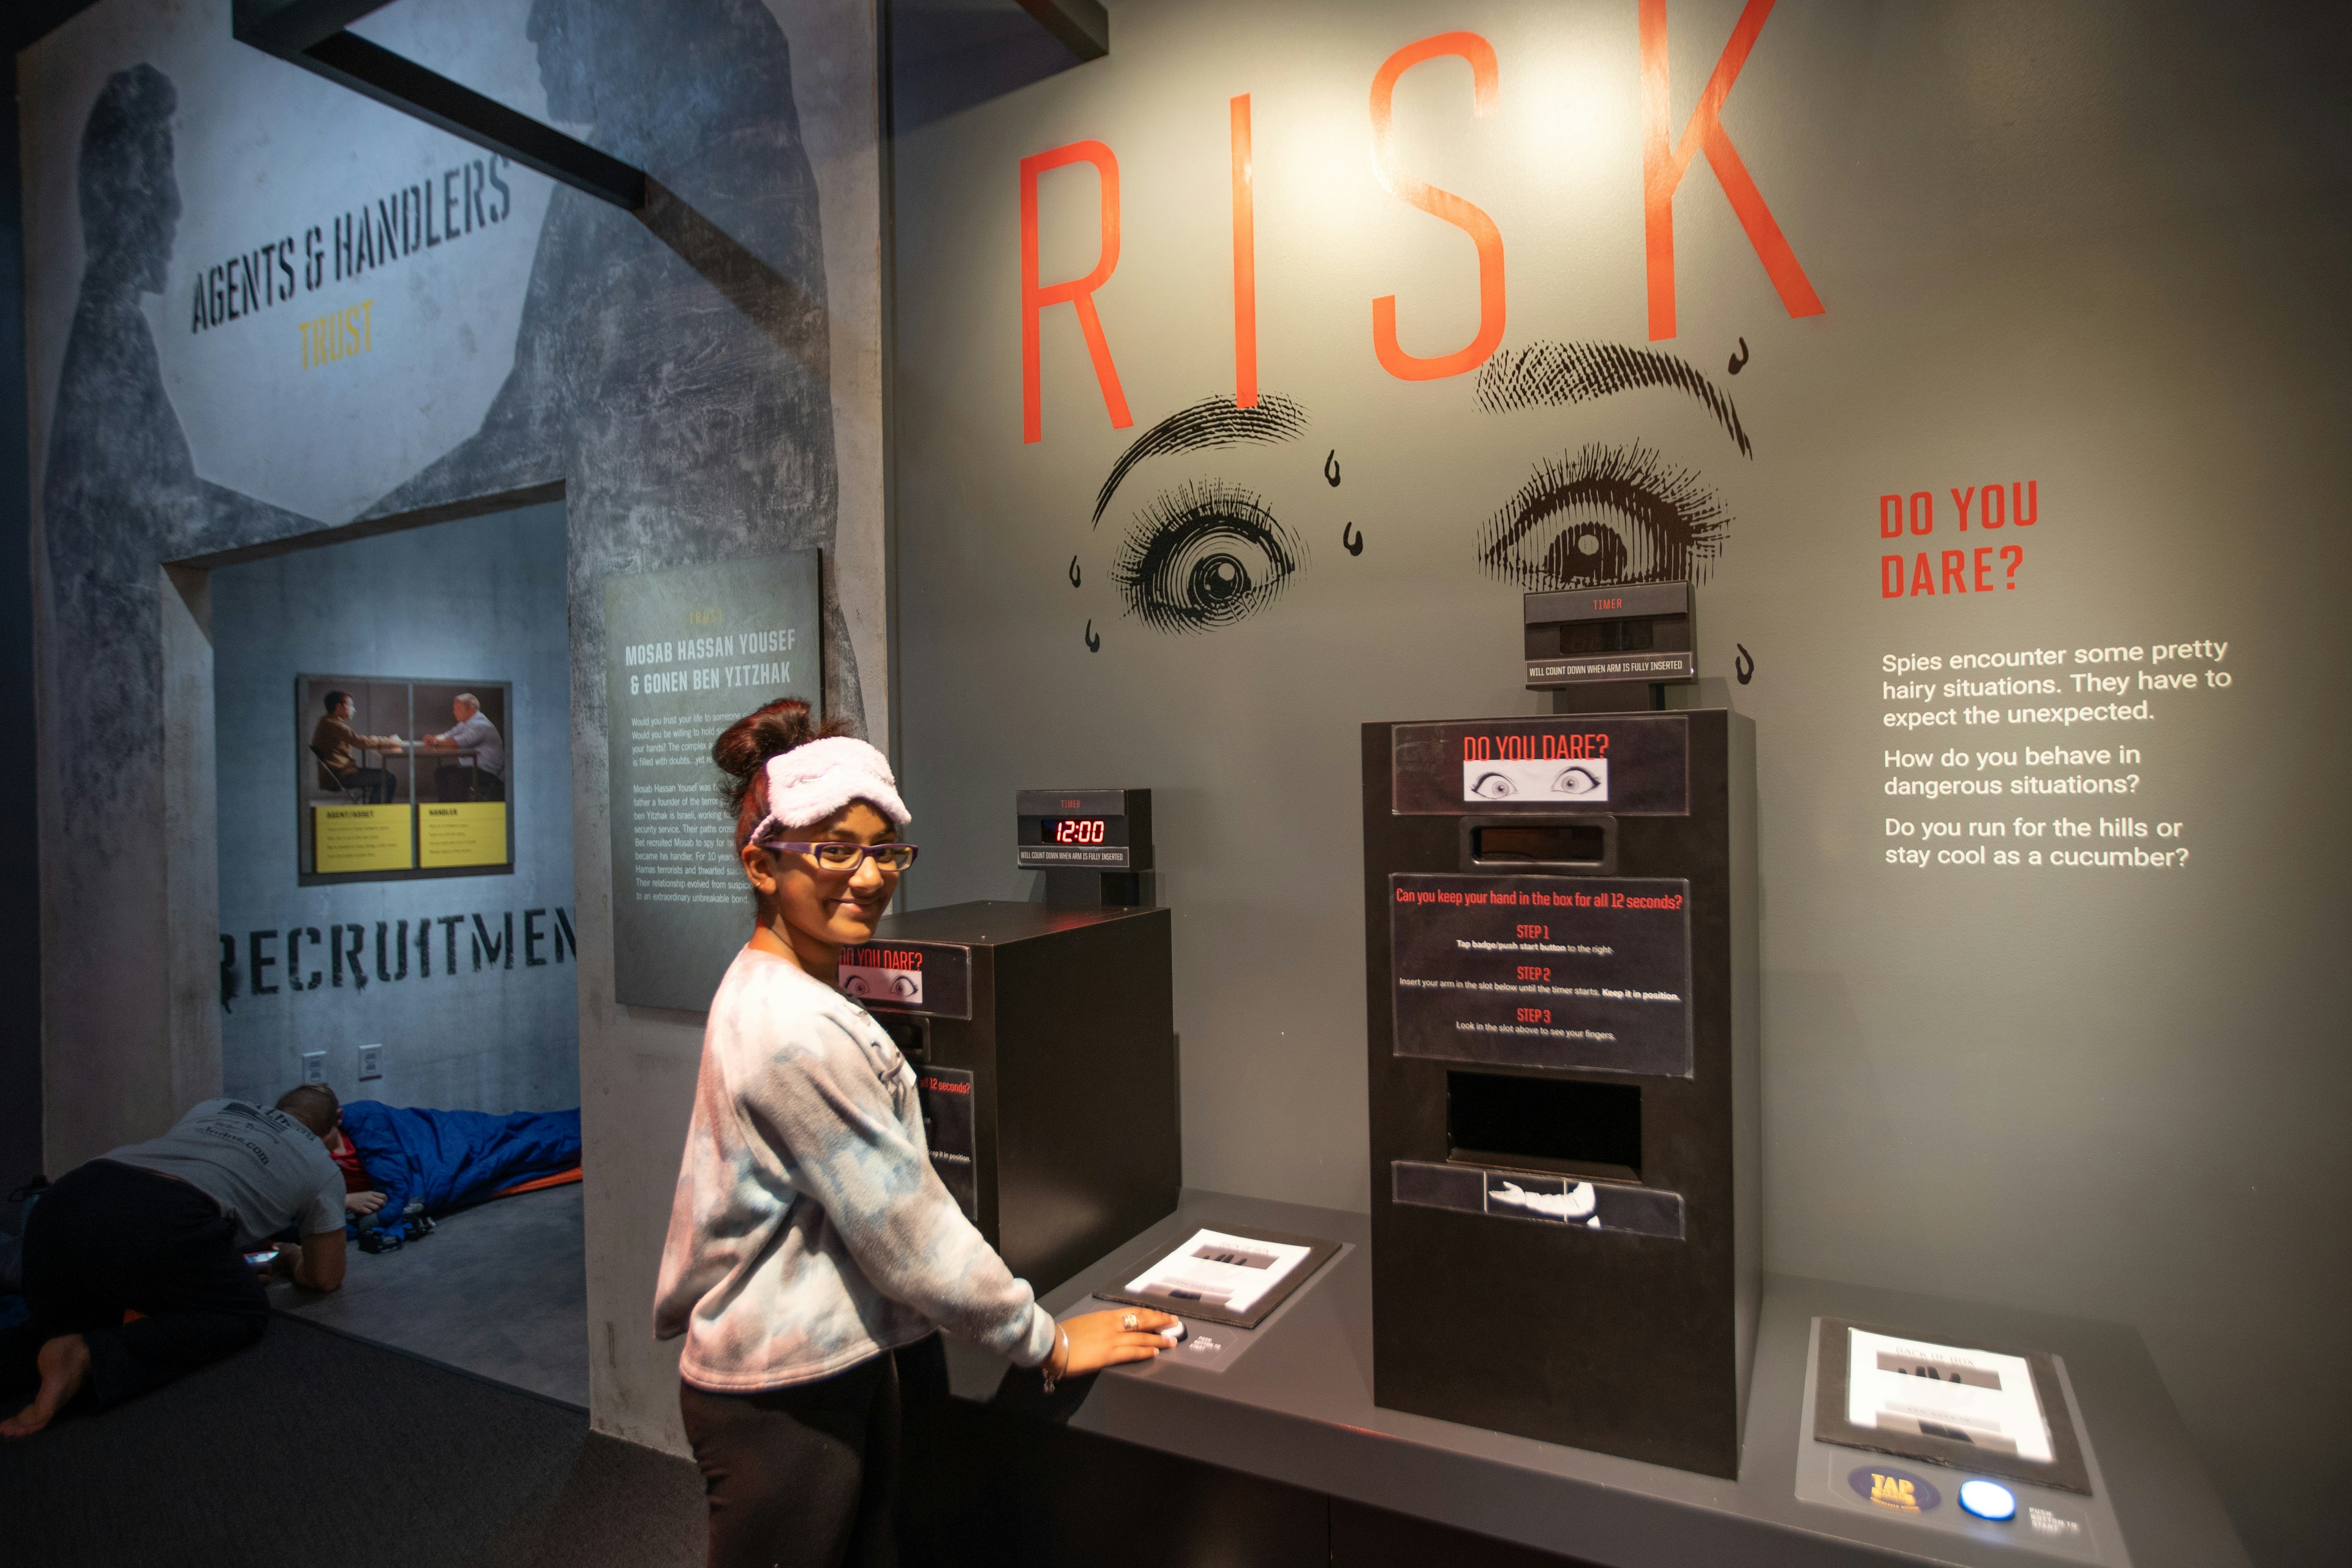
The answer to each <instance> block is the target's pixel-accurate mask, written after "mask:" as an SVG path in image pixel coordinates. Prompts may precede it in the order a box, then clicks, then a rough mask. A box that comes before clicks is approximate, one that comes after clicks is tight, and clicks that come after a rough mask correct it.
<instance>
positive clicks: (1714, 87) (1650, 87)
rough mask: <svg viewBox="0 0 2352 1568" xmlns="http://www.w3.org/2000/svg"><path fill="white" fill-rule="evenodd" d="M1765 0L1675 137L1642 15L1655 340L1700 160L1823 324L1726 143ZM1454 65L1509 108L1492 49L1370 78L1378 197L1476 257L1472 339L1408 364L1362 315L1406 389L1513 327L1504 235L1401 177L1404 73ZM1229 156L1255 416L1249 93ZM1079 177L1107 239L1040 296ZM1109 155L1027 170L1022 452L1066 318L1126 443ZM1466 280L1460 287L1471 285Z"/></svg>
mask: <svg viewBox="0 0 2352 1568" xmlns="http://www.w3.org/2000/svg"><path fill="white" fill-rule="evenodd" d="M1773 3H1774V0H1748V5H1747V6H1746V8H1745V9H1743V10H1742V11H1741V12H1740V14H1739V20H1738V22H1737V23H1735V24H1734V25H1733V26H1732V29H1731V37H1730V39H1729V40H1728V41H1727V43H1726V44H1725V45H1724V46H1723V52H1722V54H1721V55H1720V56H1718V57H1717V60H1716V62H1715V69H1714V71H1713V73H1712V74H1711V75H1710V76H1709V77H1708V78H1707V81H1706V88H1705V89H1704V90H1703V91H1702V92H1701V93H1700V94H1699V98H1698V103H1697V106H1696V108H1694V109H1693V110H1691V114H1690V118H1689V119H1688V120H1686V121H1684V122H1683V125H1682V127H1681V130H1680V132H1679V134H1677V132H1676V131H1675V122H1674V118H1673V109H1672V103H1673V100H1672V98H1671V96H1670V94H1669V92H1668V90H1667V89H1668V82H1667V76H1666V58H1667V48H1666V0H1640V31H1641V73H1642V77H1641V92H1640V95H1639V101H1640V105H1641V108H1640V111H1639V112H1640V117H1641V124H1640V131H1641V145H1642V248H1643V276H1644V279H1645V281H1646V283H1647V286H1648V298H1649V331H1650V337H1651V339H1652V340H1653V341H1655V340H1658V339H1661V338H1671V337H1673V336H1674V335H1675V194H1676V192H1678V191H1679V190H1680V189H1681V187H1682V184H1683V176H1684V175H1685V174H1687V173H1688V172H1689V170H1690V166H1691V163H1692V161H1693V160H1694V159H1696V158H1698V157H1700V156H1701V155H1702V154H1703V155H1704V156H1705V159H1706V166H1707V167H1708V169H1710V170H1711V171H1713V173H1714V174H1715V179H1716V183H1717V184H1718V185H1719V186H1721V187H1722V190H1723V194H1724V196H1725V198H1726V199H1727V201H1729V202H1730V204H1731V210H1732V213H1733V215H1734V216H1737V217H1738V219H1739V226H1740V228H1741V230H1742V231H1743V232H1745V233H1746V235H1747V236H1748V244H1749V245H1750V246H1751V247H1754V249H1755V251H1756V258H1757V260H1758V261H1759V262H1761V263H1762V264H1763V268H1764V275H1765V276H1766V277H1767V278H1768V279H1770V280H1771V283H1772V288H1773V290H1774V291H1775V292H1776V293H1778V294H1779V295H1780V303H1781V305H1782V307H1783V308H1784V309H1786V310H1788V312H1789V314H1790V315H1791V316H1818V315H1822V314H1823V313H1824V310H1825V307H1824V306H1823V305H1822V300H1821V296H1820V295H1819V294H1816V293H1815V292H1814V291H1813V286H1812V283H1811V280H1809V279H1807V278H1806V276H1805V269H1804V268H1803V267H1802V266H1801V265H1799V263H1798V261H1797V254H1796V252H1795V250H1793V249H1792V248H1791V247H1790V244H1789V240H1788V237H1786V236H1785V235H1783V234H1782V233H1781V232H1780V224H1779V223H1777V222H1776V221H1774V219H1773V216H1772V210H1771V208H1770V207H1769V206H1767V205H1765V202H1764V195H1763V192H1762V191H1760V190H1759V189H1758V188H1757V184H1756V181H1755V179H1754V177H1753V176H1752V175H1750V174H1748V165H1747V163H1745V162H1744V161H1743V160H1742V159H1741V158H1740V155H1739V150H1738V147H1737V146H1736V145H1734V143H1733V142H1732V140H1731V133H1730V132H1728V131H1727V130H1726V129H1725V128H1724V124H1723V110H1724V104H1725V101H1726V100H1727V99H1728V98H1729V97H1730V96H1731V89H1732V87H1733V85H1734V84H1735V83H1737V82H1738V79H1739V72H1740V70H1741V68H1743V67H1744V66H1746V65H1747V63H1748V53H1749V51H1750V50H1752V49H1754V48H1755V47H1756V39H1757V36H1758V35H1759V34H1760V33H1761V32H1762V31H1763V30H1764V23H1765V21H1766V19H1767V18H1769V16H1771V15H1772V6H1773ZM1445 59H1454V60H1459V61H1461V62H1462V63H1463V64H1465V65H1466V66H1468V67H1469V68H1470V116H1471V118H1473V119H1478V120H1484V119H1486V118H1487V117H1488V116H1490V115H1494V114H1497V113H1502V112H1505V111H1506V110H1507V101H1506V99H1505V95H1504V89H1503V72H1502V65H1501V62H1500V61H1499V60H1498V59H1497V58H1496V54H1495V47H1494V45H1492V44H1490V43H1488V42H1487V41H1486V38H1484V37H1480V36H1479V35H1478V34H1476V33H1467V32H1454V33H1438V34H1435V35H1433V36H1432V37H1426V38H1422V39H1419V40H1417V41H1415V42H1413V43H1410V44H1407V45H1405V46H1404V47H1402V48H1401V49H1398V50H1397V51H1396V52H1395V53H1394V54H1392V55H1391V56H1389V58H1387V59H1386V60H1385V61H1383V62H1382V63H1381V68H1379V69H1378V70H1377V71H1375V72H1373V73H1372V80H1371V92H1370V102H1369V105H1368V109H1369V124H1368V127H1367V128H1368V130H1369V131H1370V153H1371V166H1372V174H1373V177H1374V178H1375V179H1377V180H1378V181H1379V182H1380V185H1381V189H1382V190H1384V191H1386V192H1387V193H1388V194H1389V195H1391V196H1394V197H1395V198H1396V199H1397V200H1398V201H1401V202H1402V203H1404V204H1405V205H1407V206H1411V207H1414V208H1417V209H1418V210H1420V211H1422V212H1424V213H1426V214H1428V215H1429V216H1431V217H1433V218H1435V219H1437V220H1438V221H1439V222H1441V223H1445V224H1451V225H1452V226H1454V227H1455V228H1458V229H1460V230H1461V231H1462V232H1463V233H1464V234H1465V235H1466V236H1468V237H1469V239H1470V243H1471V245H1472V247H1474V248H1475V251H1476V254H1477V271H1476V274H1475V279H1476V280H1475V288H1476V289H1477V291H1478V293H1477V299H1478V326H1477V329H1476V331H1474V332H1473V333H1472V334H1471V337H1470V340H1469V341H1468V342H1465V343H1464V344H1462V345H1461V346H1459V347H1456V348H1452V349H1448V350H1445V351H1444V352H1441V353H1414V352H1412V351H1411V350H1408V349H1407V348H1406V347H1405V346H1404V340H1405V339H1406V338H1407V337H1409V336H1411V335H1412V331H1411V327H1410V321H1409V320H1407V319H1405V318H1406V317H1407V312H1408V310H1409V308H1408V307H1406V306H1402V305H1400V303H1399V301H1398V299H1397V296H1396V295H1394V294H1383V295H1381V297H1380V298H1379V299H1376V300H1371V301H1370V304H1371V322H1370V325H1371V340H1372V342H1371V347H1372V357H1373V359H1374V360H1375V361H1376V362H1378V363H1379V364H1380V367H1381V369H1382V370H1384V371H1386V372H1388V374H1391V375H1392V376H1395V377H1396V378H1397V379H1398V380H1400V381H1436V380H1440V379H1443V378H1444V377H1446V376H1454V375H1466V374H1469V373H1470V372H1472V371H1475V370H1476V369H1477V368H1478V367H1479V366H1480V365H1481V364H1484V363H1486V360H1487V358H1488V357H1489V356H1490V355H1492V354H1493V353H1494V352H1495V350H1496V347H1498V346H1499V345H1500V344H1501V342H1502V341H1503V326H1504V321H1505V318H1506V313H1507V299H1506V294H1505V288H1504V266H1503V231H1502V230H1501V229H1500V228H1499V227H1498V226H1496V223H1495V220H1494V219H1493V218H1492V217H1491V216H1488V215H1487V214H1486V212H1484V211H1482V210H1481V209H1480V208H1478V207H1477V206H1475V205H1473V204H1471V203H1470V202H1468V201H1465V199H1463V198H1462V197H1461V196H1458V195H1454V193H1453V192H1452V191H1447V190H1442V189H1440V188H1439V187H1437V186H1435V185H1433V184H1429V183H1427V182H1426V181H1423V180H1420V179H1416V178H1414V177H1413V176H1412V174H1409V173H1406V172H1405V171H1404V170H1402V169H1401V168H1400V167H1398V163H1399V159H1398V157H1397V154H1396V152H1395V147H1394V123H1393V120H1394V117H1393V110H1392V105H1393V103H1394V100H1395V97H1396V89H1397V84H1398V82H1399V81H1401V80H1402V79H1403V78H1404V76H1405V75H1406V73H1407V72H1409V71H1411V70H1412V69H1413V68H1415V67H1417V66H1421V65H1423V64H1426V63H1429V62H1431V61H1436V60H1445ZM1522 90H1523V92H1524V95H1525V100H1526V101H1530V102H1532V101H1534V100H1537V99H1538V98H1540V97H1544V96H1548V94H1547V93H1546V92H1544V91H1543V90H1542V89H1538V90H1536V91H1526V90H1525V89H1522ZM1227 108H1228V110H1229V114H1228V124H1229V127H1230V129H1229V132H1228V136H1229V147H1228V152H1229V154H1230V157H1231V161H1232V165H1233V215H1232V222H1233V247H1234V403H1235V404H1236V405H1239V406H1240V407H1243V408H1255V406H1257V398H1258V388H1257V319H1258V312H1257V299H1258V289H1257V256H1256V233H1257V224H1256V210H1255V202H1256V194H1255V174H1254V160H1255V148H1254V144H1253V142H1252V140H1251V134H1250V99H1249V95H1248V94H1247V93H1243V94H1241V95H1239V96H1238V97H1236V98H1234V99H1233V100H1231V102H1230V103H1229V104H1228V106H1227ZM1080 163H1087V164H1091V165H1093V167H1094V171H1095V177H1096V179H1097V182H1098V184H1099V190H1100V194H1099V195H1098V196H1097V217H1098V221H1099V224H1100V233H1101V237H1100V239H1099V241H1098V242H1097V248H1096V251H1095V262H1094V265H1093V266H1092V267H1091V268H1088V269H1087V272H1086V273H1085V274H1084V275H1083V276H1081V277H1077V278H1070V279H1062V280H1060V281H1058V282H1053V283H1047V282H1045V281H1043V280H1042V279H1040V278H1039V277H1038V275H1037V274H1038V252H1039V245H1038V237H1037V187H1038V182H1039V180H1040V179H1041V178H1042V177H1043V176H1045V174H1050V173H1052V172H1053V171H1055V170H1056V169H1066V168H1073V167H1075V166H1076V165H1077V164H1080ZM1118 257H1119V183H1118V154H1117V153H1113V152H1112V151H1111V149H1110V147H1109V145H1108V143H1107V142H1101V141H1097V140H1093V139H1088V140H1086V141H1080V142H1069V143H1067V144H1066V145H1064V146H1060V147H1055V148H1051V149H1048V150H1047V151H1045V152H1043V153H1035V154H1034V155H1033V156H1030V157H1026V158H1024V159H1022V160H1021V439H1022V440H1023V441H1024V442H1034V441H1038V440H1041V439H1043V438H1044V435H1045V416H1044V407H1043V405H1044V395H1043V375H1044V371H1043V355H1042V353H1041V352H1040V348H1039V341H1038V334H1039V322H1040V319H1041V317H1042V316H1043V315H1044V313H1045V311H1046V310H1051V309H1053V308H1054V307H1055V306H1058V305H1067V306H1069V307H1070V309H1071V311H1072V313H1073V314H1075V315H1076V318H1077V323H1078V331H1079V333H1080V335H1081V336H1082V337H1084V339H1085V340H1086V345H1087V358H1088V360H1089V361H1091V362H1092V363H1093V365H1094V372H1095V383H1096V384H1097V386H1098V387H1099V388H1100V389H1101V391H1102V400H1103V408H1104V410H1105V411H1106V412H1107V413H1108V415H1109V416H1110V423H1111V428H1112V429H1114V430H1124V429H1126V428H1128V427H1129V426H1131V425H1133V424H1134V423H1135V417H1134V416H1133V415H1132V414H1131V413H1130V412H1129V409H1128V405H1127V393H1126V391H1125V389H1124V388H1123V387H1121V386H1120V384H1119V379H1118V364H1117V363H1116V362H1115V361H1114V360H1113V359H1112V357H1111V349H1110V340H1109V338H1108V336H1107V335H1106V334H1105V333H1104V331H1103V326H1102V318H1101V315H1100V314H1099V313H1098V312H1097V310H1096V309H1095V294H1096V292H1097V290H1099V289H1102V288H1103V287H1104V286H1105V285H1106V284H1108V282H1109V281H1110V279H1111V275H1112V274H1113V273H1115V272H1116V271H1118ZM1465 281H1466V279H1465Z"/></svg>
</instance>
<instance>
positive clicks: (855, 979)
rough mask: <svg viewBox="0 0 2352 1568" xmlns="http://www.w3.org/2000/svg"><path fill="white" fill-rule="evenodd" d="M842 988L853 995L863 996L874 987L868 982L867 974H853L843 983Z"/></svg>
mask: <svg viewBox="0 0 2352 1568" xmlns="http://www.w3.org/2000/svg"><path fill="white" fill-rule="evenodd" d="M841 988H842V989H843V990H844V991H846V992H847V993H849V994H851V995H852V996H863V995H865V994H866V993H867V992H868V991H869V990H871V989H872V988H871V987H870V986H868V985H867V984H866V976H864V975H863V974H853V975H851V976H850V977H849V978H848V979H846V980H845V981H843V982H842V983H841Z"/></svg>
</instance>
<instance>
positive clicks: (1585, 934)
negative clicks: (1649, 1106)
mask: <svg viewBox="0 0 2352 1568" xmlns="http://www.w3.org/2000/svg"><path fill="white" fill-rule="evenodd" d="M1389 906H1390V907H1389V965H1390V969H1389V973H1390V976H1391V979H1390V987H1391V989H1390V994H1391V997H1392V998H1393V999H1394V1005H1395V1009H1396V1054H1397V1055H1398V1056H1401V1057H1433V1058H1441V1059H1444V1060H1447V1061H1463V1062H1483V1063H1487V1064H1490V1065H1493V1066H1498V1067H1544V1068H1586V1069H1591V1070H1597V1071H1603V1072H1628V1073H1647V1074H1654V1075H1659V1076H1664V1077H1674V1078H1687V1077H1689V1076H1690V1073H1691V1011H1690V1002H1691V937H1690V884H1689V883H1688V882H1686V881H1683V880H1680V879H1664V878H1655V879H1648V878H1633V877H1474V876H1454V875H1439V874H1433V873H1407V872H1399V873H1396V874H1394V875H1391V877H1390V878H1389Z"/></svg>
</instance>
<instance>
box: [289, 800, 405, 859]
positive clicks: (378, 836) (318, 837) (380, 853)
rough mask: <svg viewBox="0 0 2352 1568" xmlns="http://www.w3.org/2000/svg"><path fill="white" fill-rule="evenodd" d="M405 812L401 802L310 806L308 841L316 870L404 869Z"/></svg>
mask: <svg viewBox="0 0 2352 1568" xmlns="http://www.w3.org/2000/svg"><path fill="white" fill-rule="evenodd" d="M408 812H409V808H408V807H407V806H406V805H315V806H312V807H311V808H310V816H311V824H312V826H311V836H310V841H311V845H312V856H313V858H314V860H315V862H316V864H317V866H318V868H319V870H320V872H321V873H330V874H337V875H340V874H343V873H347V872H352V871H405V870H407V869H408V867H409V858H408Z"/></svg>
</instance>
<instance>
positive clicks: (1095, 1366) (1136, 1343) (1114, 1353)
mask: <svg viewBox="0 0 2352 1568" xmlns="http://www.w3.org/2000/svg"><path fill="white" fill-rule="evenodd" d="M1130 1319H1131V1320H1133V1321H1134V1323H1135V1327H1133V1328H1132V1329H1130V1328H1129V1327H1127V1323H1128V1321H1129V1320H1130ZM1174 1321H1176V1320H1175V1319H1174V1318H1172V1317H1171V1316H1170V1315H1169V1314H1167V1313H1166V1312H1155V1311H1153V1310H1151V1309H1150V1308H1149V1307H1114V1308H1112V1309H1111V1310H1109V1311H1107V1312H1088V1313H1087V1314H1085V1315H1084V1316H1082V1317H1076V1318H1072V1319H1069V1320H1068V1321H1066V1322H1064V1323H1063V1324H1062V1331H1063V1332H1064V1333H1066V1334H1067V1335H1068V1336H1069V1341H1070V1348H1069V1351H1068V1352H1067V1356H1068V1362H1069V1364H1068V1365H1066V1366H1055V1365H1054V1361H1048V1362H1047V1363H1045V1364H1046V1366H1047V1367H1048V1368H1049V1369H1051V1370H1052V1372H1053V1373H1054V1375H1055V1377H1057V1378H1060V1377H1084V1376H1085V1375H1086V1374H1087V1373H1090V1372H1100V1371H1101V1370H1102V1369H1103V1368H1105V1367H1107V1366H1117V1365H1118V1363H1121V1362H1127V1361H1150V1359H1151V1358H1152V1357H1154V1356H1156V1355H1158V1354H1159V1353H1160V1352H1161V1351H1164V1350H1166V1349H1168V1342H1167V1341H1166V1340H1164V1339H1162V1338H1160V1330H1162V1329H1164V1328H1166V1327H1168V1325H1170V1324H1171V1323H1173V1322H1174ZM1062 1356H1063V1352H1062V1351H1061V1348H1060V1347H1059V1346H1056V1347H1055V1357H1054V1360H1055V1361H1058V1360H1061V1359H1062Z"/></svg>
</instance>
